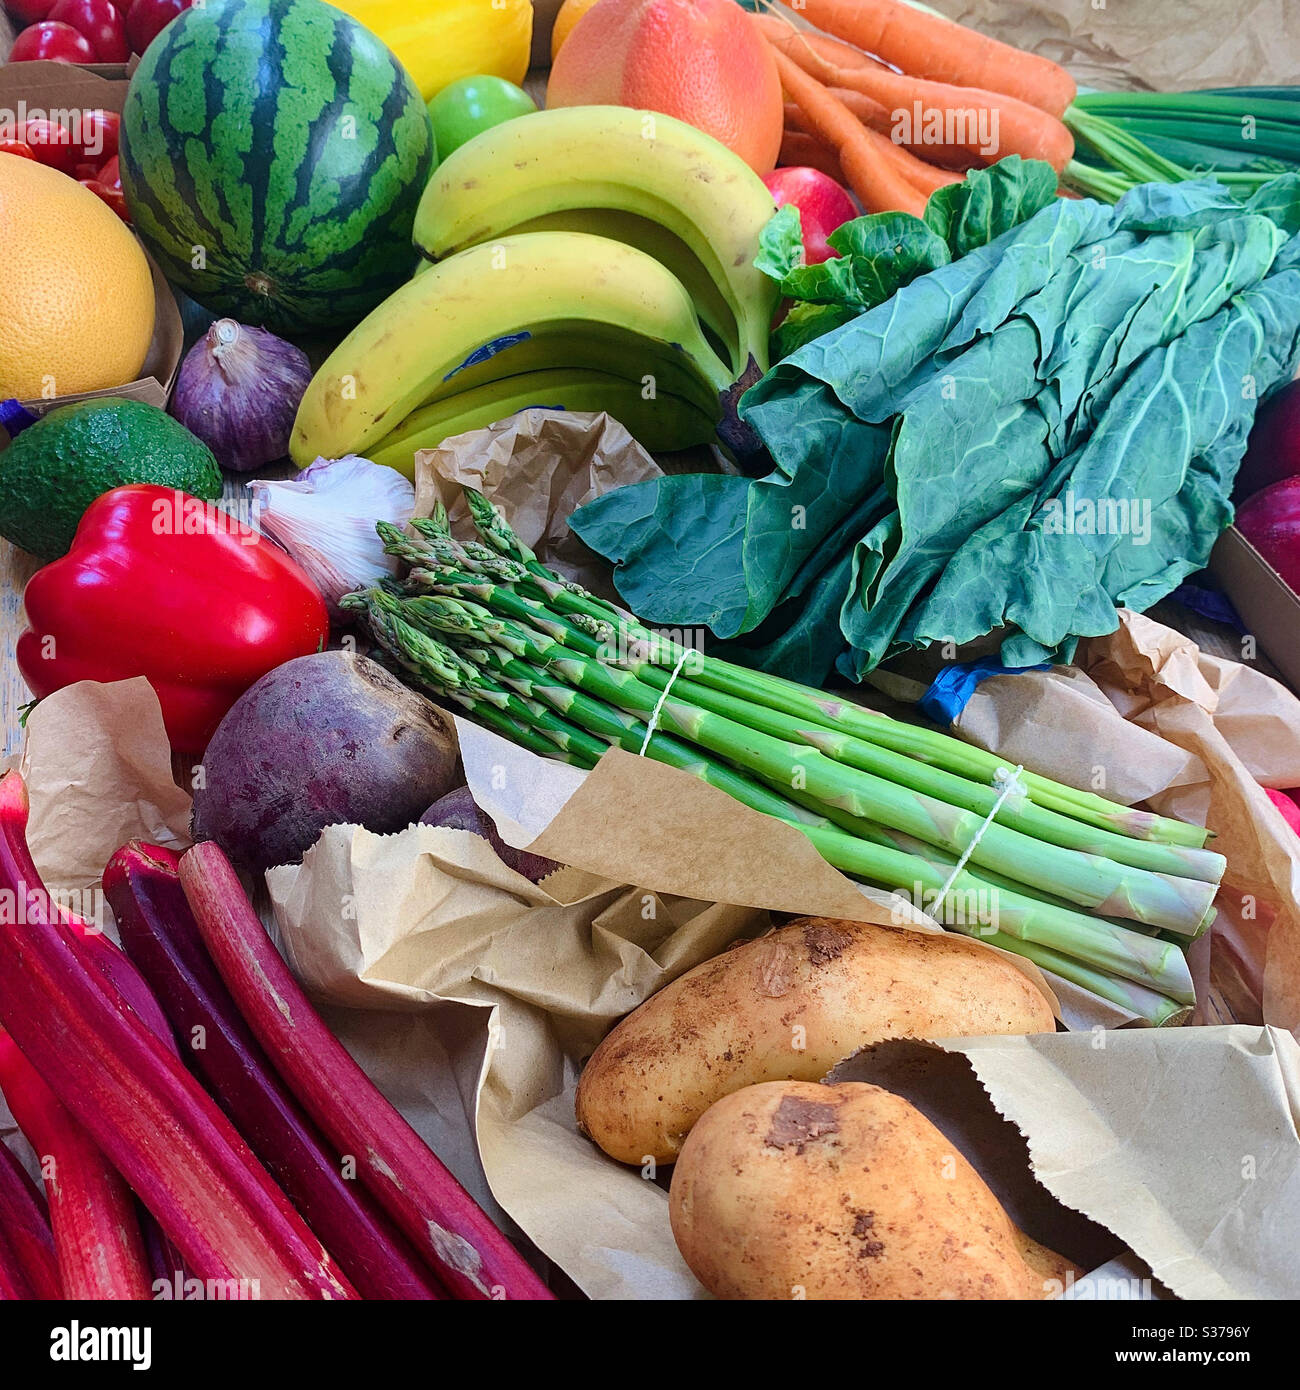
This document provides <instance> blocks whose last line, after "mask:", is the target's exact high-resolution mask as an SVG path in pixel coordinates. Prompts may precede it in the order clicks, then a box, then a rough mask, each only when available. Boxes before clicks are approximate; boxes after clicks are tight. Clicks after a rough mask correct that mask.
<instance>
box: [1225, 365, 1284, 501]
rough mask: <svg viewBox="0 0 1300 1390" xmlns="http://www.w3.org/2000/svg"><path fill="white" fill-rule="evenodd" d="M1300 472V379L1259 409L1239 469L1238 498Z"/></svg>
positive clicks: (1277, 393)
mask: <svg viewBox="0 0 1300 1390" xmlns="http://www.w3.org/2000/svg"><path fill="white" fill-rule="evenodd" d="M1297 473H1300V380H1297V381H1293V382H1291V384H1290V385H1289V386H1284V387H1283V388H1282V389H1281V390H1280V391H1276V392H1274V393H1273V395H1271V396H1270V397H1269V398H1268V400H1266V401H1265V402H1264V404H1263V405H1261V406H1260V408H1259V413H1258V415H1256V417H1255V427H1254V429H1252V430H1251V432H1250V439H1249V440H1248V441H1247V443H1246V457H1245V458H1243V459H1242V461H1241V467H1240V469H1238V471H1237V484H1236V486H1235V487H1234V488H1233V495H1234V496H1235V497H1238V498H1241V497H1249V496H1250V495H1251V494H1252V493H1255V492H1258V491H1259V490H1260V489H1261V488H1265V487H1270V486H1272V484H1274V483H1277V482H1281V480H1282V479H1283V478H1290V477H1292V476H1294V475H1295V474H1297Z"/></svg>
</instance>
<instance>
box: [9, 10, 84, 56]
mask: <svg viewBox="0 0 1300 1390" xmlns="http://www.w3.org/2000/svg"><path fill="white" fill-rule="evenodd" d="M38 58H47V59H51V60H52V61H54V62H56V63H93V62H94V61H95V50H94V49H93V48H91V46H90V40H89V39H87V38H86V37H85V35H84V34H79V33H78V32H77V31H76V30H75V29H74V28H73V27H72V25H71V24H60V23H58V22H57V21H55V20H50V19H45V20H42V21H41V22H40V23H39V24H30V25H28V27H27V28H26V29H24V30H23V31H22V33H21V34H19V35H18V37H17V38H16V39H15V40H14V46H13V48H11V49H10V50H9V61H10V62H11V63H30V62H32V61H33V60H35V59H38Z"/></svg>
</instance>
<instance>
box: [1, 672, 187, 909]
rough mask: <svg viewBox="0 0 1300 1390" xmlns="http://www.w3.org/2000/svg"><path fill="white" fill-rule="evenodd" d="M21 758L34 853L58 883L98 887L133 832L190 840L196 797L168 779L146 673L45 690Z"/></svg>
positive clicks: (157, 710) (79, 888) (156, 839)
mask: <svg viewBox="0 0 1300 1390" xmlns="http://www.w3.org/2000/svg"><path fill="white" fill-rule="evenodd" d="M20 767H21V770H22V772H23V775H24V778H25V779H26V782H27V792H28V796H29V798H30V800H31V822H30V825H29V827H28V842H29V844H30V846H31V850H32V858H33V859H34V860H35V862H36V867H37V868H38V869H39V870H40V871H41V876H42V878H43V879H44V880H45V884H46V886H47V887H48V888H50V889H51V890H52V891H54V892H61V893H80V892H84V891H85V890H87V889H92V888H95V887H97V886H98V884H99V879H100V875H101V874H102V873H103V872H104V865H105V864H106V863H107V862H108V859H109V856H110V855H111V854H112V853H113V851H114V850H115V849H117V848H118V846H119V845H122V844H124V843H125V842H126V841H127V840H131V839H137V838H138V839H143V840H148V841H150V842H151V843H153V844H158V845H165V846H166V847H168V848H169V849H184V848H185V847H186V846H188V845H189V843H190V839H189V822H190V798H189V796H188V795H187V794H186V793H185V792H184V791H182V790H181V788H180V787H178V786H177V785H176V783H175V781H174V780H173V778H172V765H171V750H170V748H169V746H168V742H167V733H166V730H165V729H164V728H163V720H162V708H161V706H160V705H159V704H158V697H157V696H156V695H155V694H154V692H153V687H152V686H151V685H150V684H149V682H148V681H147V680H145V678H144V677H143V676H137V677H135V678H134V679H132V680H125V681H114V682H113V683H111V684H109V685H101V684H99V683H98V682H96V681H78V682H77V683H76V684H75V685H69V686H65V687H64V688H63V689H62V690H57V691H55V693H54V694H53V695H49V696H47V697H46V698H45V699H44V700H42V701H41V702H40V704H38V705H37V706H36V708H35V709H33V710H32V712H31V714H30V715H29V716H28V719H27V729H26V737H25V740H24V747H23V756H22V760H21V763H20Z"/></svg>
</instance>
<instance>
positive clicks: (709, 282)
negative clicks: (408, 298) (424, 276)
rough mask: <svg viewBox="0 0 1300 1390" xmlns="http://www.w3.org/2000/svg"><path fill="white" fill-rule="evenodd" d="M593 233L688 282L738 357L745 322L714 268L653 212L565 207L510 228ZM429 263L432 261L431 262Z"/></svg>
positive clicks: (700, 309) (706, 317) (706, 318)
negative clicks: (712, 272) (632, 249)
mask: <svg viewBox="0 0 1300 1390" xmlns="http://www.w3.org/2000/svg"><path fill="white" fill-rule="evenodd" d="M549 231H555V232H590V233H591V234H592V235H593V236H607V237H612V238H613V239H614V240H615V241H625V242H627V244H628V245H629V246H635V247H636V249H637V250H638V251H644V252H645V253H646V255H647V256H653V257H654V258H655V260H657V261H658V262H659V263H660V265H665V266H667V267H668V269H669V270H671V271H672V273H673V274H674V275H675V276H676V277H677V278H678V279H679V280H680V281H681V282H682V284H683V285H684V286H685V287H686V293H687V294H689V295H690V297H691V299H692V300H693V301H694V304H695V312H696V314H697V315H698V316H699V320H700V322H701V323H702V324H703V325H704V327H705V329H706V330H707V332H708V333H709V334H710V335H711V336H712V338H713V339H715V340H716V346H717V347H719V348H720V349H721V351H722V353H723V354H725V356H726V358H727V360H728V361H730V362H733V363H734V362H735V360H736V357H737V355H738V353H739V350H740V327H739V325H738V324H737V323H736V317H735V315H734V314H733V313H732V312H731V306H730V305H729V304H728V303H727V301H726V299H725V298H724V296H723V294H722V291H721V290H719V289H718V287H717V285H715V284H714V283H713V278H712V276H711V275H710V274H709V269H708V267H707V266H706V265H705V264H704V262H703V261H701V260H700V258H699V257H698V256H697V255H696V254H695V252H694V251H692V250H691V248H690V247H689V246H688V245H687V244H686V243H685V242H684V241H683V240H682V239H681V237H679V236H678V235H677V234H676V233H675V232H670V231H669V230H668V228H667V227H665V226H664V225H663V224H662V223H660V222H652V221H651V220H650V219H649V218H648V217H638V216H637V214H636V213H634V212H622V211H620V210H619V209H618V208H575V209H573V210H571V211H565V212H551V213H547V215H546V216H545V217H535V218H534V219H533V220H532V221H531V222H522V223H520V225H519V226H517V227H512V228H511V229H510V234H511V236H514V235H516V234H518V233H519V232H549ZM425 264H426V265H428V264H429V262H428V261H426V262H425Z"/></svg>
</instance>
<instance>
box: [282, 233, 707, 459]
mask: <svg viewBox="0 0 1300 1390" xmlns="http://www.w3.org/2000/svg"><path fill="white" fill-rule="evenodd" d="M543 334H551V335H559V336H560V337H561V338H564V337H569V338H572V337H579V338H581V339H584V340H585V339H588V338H594V339H597V340H601V339H605V340H609V341H611V342H613V341H618V342H621V343H626V340H628V339H632V340H633V342H634V343H636V344H638V345H639V346H640V349H641V351H642V352H643V353H644V356H645V359H646V360H647V361H652V362H653V361H657V360H659V359H661V358H664V357H667V356H669V355H671V358H672V360H673V361H675V362H677V363H678V364H679V365H680V366H681V367H682V368H683V370H685V371H687V372H694V373H695V374H697V375H698V377H699V378H700V379H701V380H702V381H703V382H707V384H708V386H707V388H706V389H707V390H708V392H709V394H710V396H711V394H712V393H713V392H718V391H721V390H723V389H725V387H726V386H728V385H729V384H730V380H731V372H730V370H729V369H728V368H727V367H726V366H725V365H724V364H723V363H722V362H721V361H720V360H719V359H718V357H717V356H716V355H715V353H714V352H713V350H712V349H711V348H710V347H709V344H708V343H707V341H706V340H705V338H704V335H703V333H702V332H701V330H700V325H699V322H698V320H697V319H696V317H695V309H694V306H693V305H692V303H691V299H690V296H689V295H688V294H687V293H686V291H685V289H683V288H682V284H681V281H679V280H678V279H677V278H676V277H675V276H674V275H673V274H672V273H671V272H670V271H668V270H667V269H665V267H663V266H662V265H660V264H659V262H658V261H656V260H654V259H653V257H650V256H647V255H645V254H644V253H643V252H641V251H637V250H635V249H634V248H633V247H631V246H627V245H625V244H624V243H622V242H619V241H611V240H609V239H608V238H606V237H598V236H590V235H587V234H586V233H583V232H529V233H526V234H524V235H521V236H517V237H505V238H503V239H502V240H500V241H498V242H493V243H491V244H488V245H484V246H476V247H473V248H471V249H470V250H468V251H464V252H461V253H460V254H459V255H456V256H452V257H450V258H449V259H447V260H445V261H442V262H440V263H439V264H438V265H435V266H433V267H431V268H430V269H429V270H426V271H424V272H423V273H421V274H419V275H416V276H414V277H413V278H412V279H410V280H408V281H407V282H406V284H404V285H402V286H401V287H400V288H399V289H397V290H396V291H394V293H393V294H391V295H390V296H389V297H388V298H387V299H386V300H385V301H384V302H383V303H382V304H381V305H379V306H378V308H376V309H374V310H373V311H372V312H371V313H370V314H369V315H368V316H367V317H366V318H365V319H363V320H362V322H361V323H360V324H358V325H357V327H356V328H354V329H353V330H352V332H351V333H349V334H348V336H347V337H346V338H345V339H344V340H343V342H342V343H340V344H339V346H338V347H337V348H335V350H334V351H333V352H332V353H331V354H330V356H329V358H328V359H327V360H326V362H325V363H324V365H323V366H322V367H321V368H320V370H319V371H318V372H317V373H316V375H315V376H314V377H313V378H312V380H311V383H310V384H309V386H308V387H307V391H306V394H305V395H304V396H303V399H302V403H301V404H300V405H299V407H298V415H297V418H296V419H295V421H294V427H293V434H292V436H291V439H290V445H289V452H290V455H291V456H292V458H293V459H294V461H295V462H296V463H297V464H298V465H299V466H300V467H301V466H304V465H306V464H308V463H310V462H311V460H312V459H314V458H316V457H317V456H318V455H324V456H325V457H327V458H338V457H339V456H341V455H343V454H349V453H358V454H364V453H365V452H366V451H367V449H368V447H369V446H370V445H371V444H373V443H375V442H376V441H377V440H380V439H382V438H383V437H384V436H385V435H386V434H388V433H389V431H390V430H391V429H392V428H393V426H394V424H396V423H398V422H400V421H402V420H404V419H405V418H406V417H407V415H409V414H410V413H411V411H412V410H414V409H415V408H416V407H417V406H420V405H423V404H425V403H427V402H428V401H430V400H431V399H433V398H434V396H435V394H437V393H438V392H440V391H442V392H445V393H447V394H459V393H460V391H461V390H463V389H467V388H469V387H470V386H472V385H474V384H477V383H476V381H475V378H474V373H475V371H476V369H481V368H483V367H484V364H487V363H490V360H491V359H492V358H493V357H495V356H497V355H499V354H501V353H503V352H504V353H509V352H510V351H511V349H512V345H513V346H514V347H518V346H519V345H520V344H526V343H528V341H529V340H530V339H532V338H535V337H538V336H541V335H543ZM549 365H554V366H572V365H574V364H573V363H571V362H567V361H565V360H564V359H563V358H562V357H561V358H558V359H556V360H555V361H554V362H553V363H551V364H549ZM489 370H492V371H493V374H494V375H495V376H501V375H505V374H506V372H505V371H503V370H498V369H495V368H489ZM453 383H454V384H453ZM449 385H450V387H451V389H450V391H449V392H447V388H448V386H449ZM674 394H679V393H676V392H674Z"/></svg>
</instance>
